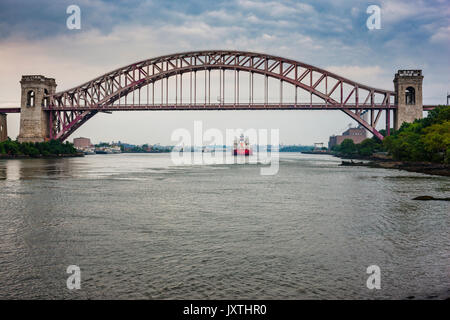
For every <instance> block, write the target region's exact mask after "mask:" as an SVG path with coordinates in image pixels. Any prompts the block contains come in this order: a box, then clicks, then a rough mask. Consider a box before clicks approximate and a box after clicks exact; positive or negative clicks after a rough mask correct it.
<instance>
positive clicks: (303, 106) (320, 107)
mask: <svg viewBox="0 0 450 320" xmlns="http://www.w3.org/2000/svg"><path fill="white" fill-rule="evenodd" d="M396 108H397V106H396V105H390V106H389V107H387V106H386V105H381V104H375V105H350V104H346V105H333V104H292V103H283V104H280V103H273V104H165V103H164V104H154V105H152V104H142V105H133V104H120V105H109V106H101V107H98V106H95V107H85V108H82V107H78V106H77V107H75V106H74V107H70V106H64V107H50V108H48V109H47V110H49V111H51V110H55V111H88V110H96V111H133V110H134V111H144V110H166V111H167V110H296V109H298V110H342V109H347V110H355V109H361V110H367V109H373V110H385V109H396Z"/></svg>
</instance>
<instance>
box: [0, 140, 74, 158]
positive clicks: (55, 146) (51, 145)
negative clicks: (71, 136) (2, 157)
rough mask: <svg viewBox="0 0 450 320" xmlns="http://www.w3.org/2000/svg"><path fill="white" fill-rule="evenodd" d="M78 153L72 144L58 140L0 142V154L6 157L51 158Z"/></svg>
mask: <svg viewBox="0 0 450 320" xmlns="http://www.w3.org/2000/svg"><path fill="white" fill-rule="evenodd" d="M77 152H78V151H77V150H76V149H75V148H74V146H73V144H71V143H69V142H65V143H63V142H61V141H58V140H50V141H46V142H22V143H20V142H18V141H13V140H11V139H10V138H8V139H7V140H6V141H3V142H0V154H6V155H12V156H16V155H25V156H30V157H39V156H53V155H62V154H64V155H67V154H75V153H77Z"/></svg>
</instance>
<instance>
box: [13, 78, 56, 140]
mask: <svg viewBox="0 0 450 320" xmlns="http://www.w3.org/2000/svg"><path fill="white" fill-rule="evenodd" d="M20 84H21V87H22V98H21V105H20V107H21V111H20V133H19V137H18V140H19V142H43V141H45V140H48V139H49V137H50V129H49V114H50V113H49V112H46V111H44V110H43V108H44V107H45V106H47V105H48V103H49V99H48V98H47V97H46V96H47V95H48V94H54V93H55V90H56V82H55V79H52V78H46V77H44V76H41V75H31V76H22V80H21V81H20Z"/></svg>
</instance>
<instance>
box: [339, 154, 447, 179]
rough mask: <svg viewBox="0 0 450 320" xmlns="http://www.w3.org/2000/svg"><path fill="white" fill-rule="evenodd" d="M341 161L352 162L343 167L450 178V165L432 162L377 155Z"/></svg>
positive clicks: (344, 164)
mask: <svg viewBox="0 0 450 320" xmlns="http://www.w3.org/2000/svg"><path fill="white" fill-rule="evenodd" d="M338 157H339V158H341V159H345V160H350V161H342V164H341V165H343V166H364V167H371V168H383V169H397V170H405V171H409V172H418V173H425V174H430V175H437V176H445V177H450V165H448V164H443V163H432V162H408V161H396V160H393V159H392V158H391V157H390V156H386V155H375V156H371V157H351V158H350V157H342V156H338ZM353 160H366V161H368V162H362V161H360V162H355V161H353Z"/></svg>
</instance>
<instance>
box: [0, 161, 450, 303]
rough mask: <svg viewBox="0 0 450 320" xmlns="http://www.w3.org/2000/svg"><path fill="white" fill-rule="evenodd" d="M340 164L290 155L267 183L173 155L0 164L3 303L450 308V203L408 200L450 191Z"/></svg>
mask: <svg viewBox="0 0 450 320" xmlns="http://www.w3.org/2000/svg"><path fill="white" fill-rule="evenodd" d="M339 163H340V160H339V159H337V158H333V157H331V156H322V155H320V156H317V155H300V154H294V153H281V154H280V169H279V172H278V174H276V175H274V176H264V175H260V167H261V165H257V164H227V165H204V166H174V165H173V164H172V161H171V159H170V155H169V154H118V155H92V156H86V157H84V158H66V159H33V160H0V298H7V299H11V298H14V299H24V298H31V299H35V298H44V299H46V298H52V299H53V298H63V299H86V298H90V299H107V298H113V299H182V298H186V299H189V298H191V299H311V298H312V299H316V298H319V299H338V298H343V299H352V298H357V299H372V298H374V299H380V298H385V299H404V298H407V297H415V298H446V297H449V296H450V267H449V266H450V231H449V222H450V215H449V211H450V210H449V204H448V202H444V201H413V200H411V199H412V198H414V197H416V196H419V195H432V196H437V197H444V196H447V197H448V196H449V192H450V179H449V178H447V177H438V176H429V175H424V174H419V173H410V172H404V171H398V170H386V169H376V168H365V167H340V166H339ZM69 265H77V266H79V267H80V269H81V289H79V290H69V289H68V288H67V286H66V279H67V278H68V277H69V276H70V274H67V273H66V270H67V267H68V266H69ZM370 265H377V266H379V268H380V270H381V289H379V290H377V289H373V290H370V289H368V288H367V286H366V281H367V278H368V277H369V274H367V273H366V269H367V267H368V266H370Z"/></svg>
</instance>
